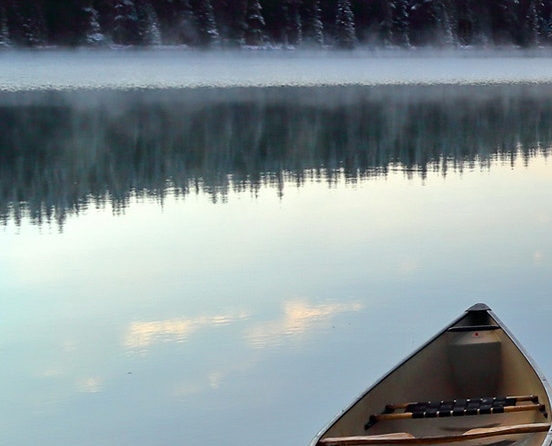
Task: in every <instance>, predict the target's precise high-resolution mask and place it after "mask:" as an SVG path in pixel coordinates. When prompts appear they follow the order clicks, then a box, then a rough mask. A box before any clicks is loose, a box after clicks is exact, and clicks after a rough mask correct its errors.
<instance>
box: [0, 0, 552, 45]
mask: <svg viewBox="0 0 552 446" xmlns="http://www.w3.org/2000/svg"><path fill="white" fill-rule="evenodd" d="M551 15H552V0H484V1H481V0H0V47H2V46H3V47H20V46H22V47H37V46H45V45H61V46H106V45H107V46H108V45H125V46H126V45H139V46H157V45H187V46H190V47H201V48H211V47H216V48H217V47H222V48H226V47H243V46H252V47H263V48H273V47H283V48H291V47H293V48H304V47H307V48H312V47H334V48H335V47H337V48H353V47H356V46H367V47H370V46H372V47H379V46H383V47H389V46H391V47H412V46H426V45H431V46H444V47H455V46H512V45H514V46H520V47H532V46H538V45H548V44H550V43H552V17H551Z"/></svg>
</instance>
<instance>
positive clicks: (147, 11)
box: [136, 0, 161, 45]
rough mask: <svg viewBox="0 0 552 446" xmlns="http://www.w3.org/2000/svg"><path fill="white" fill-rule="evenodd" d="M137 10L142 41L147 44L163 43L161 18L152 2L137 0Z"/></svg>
mask: <svg viewBox="0 0 552 446" xmlns="http://www.w3.org/2000/svg"><path fill="white" fill-rule="evenodd" d="M136 12H137V16H138V27H139V33H140V40H141V42H142V43H144V44H146V45H159V44H160V43H161V31H160V26H159V19H158V18H157V13H156V12H155V9H154V8H153V6H152V4H151V3H150V2H149V1H148V0H137V2H136Z"/></svg>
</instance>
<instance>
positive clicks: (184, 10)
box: [175, 0, 199, 45]
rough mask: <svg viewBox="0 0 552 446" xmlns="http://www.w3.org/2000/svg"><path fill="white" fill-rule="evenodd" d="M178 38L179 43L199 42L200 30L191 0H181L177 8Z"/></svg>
mask: <svg viewBox="0 0 552 446" xmlns="http://www.w3.org/2000/svg"><path fill="white" fill-rule="evenodd" d="M176 16H177V23H176V30H177V33H176V38H175V40H176V41H177V42H178V43H183V44H186V45H197V44H198V43H199V31H198V23H197V17H196V16H195V14H194V11H193V9H192V7H191V5H190V2H189V0H179V1H178V3H177V9H176Z"/></svg>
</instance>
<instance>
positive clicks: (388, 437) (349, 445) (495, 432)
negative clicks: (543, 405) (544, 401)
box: [318, 423, 550, 446]
mask: <svg viewBox="0 0 552 446" xmlns="http://www.w3.org/2000/svg"><path fill="white" fill-rule="evenodd" d="M548 430H550V423H530V424H515V425H511V426H499V427H491V428H476V429H471V430H469V431H466V432H464V433H463V434H462V435H448V436H434V437H418V438H417V437H414V436H413V435H411V434H409V433H406V432H396V433H392V434H384V435H364V436H354V437H333V438H323V439H321V440H319V442H318V444H320V445H324V446H362V445H378V444H397V445H401V444H421V445H425V444H428V445H430V444H438V443H454V442H459V441H468V440H477V439H479V438H486V437H498V436H501V435H515V434H532V433H537V432H547V431H548Z"/></svg>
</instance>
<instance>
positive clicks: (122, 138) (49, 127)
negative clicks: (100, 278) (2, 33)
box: [0, 86, 552, 227]
mask: <svg viewBox="0 0 552 446" xmlns="http://www.w3.org/2000/svg"><path fill="white" fill-rule="evenodd" d="M551 93H552V87H549V86H494V87H491V86H461V87H459V86H455V87H453V86H429V87H428V86H426V87H421V86H418V87H416V86H395V87H319V88H303V87H282V88H268V89H267V88H265V89H261V88H258V89H257V88H247V89H240V88H236V89H214V88H213V89H189V90H177V91H171V90H162V91H126V92H125V91H112V92H109V91H76V92H26V93H3V94H2V95H1V96H0V131H1V134H2V138H1V140H0V219H1V221H2V222H3V223H4V224H7V222H9V221H13V222H15V223H16V224H19V223H20V222H21V220H22V219H23V218H29V219H30V220H31V221H32V222H33V223H35V224H42V223H44V222H53V221H55V222H57V224H58V225H59V226H60V227H62V226H63V222H64V221H65V219H66V218H67V216H68V215H72V214H78V213H79V212H81V211H83V210H85V209H86V208H87V207H89V206H100V207H103V206H106V205H107V204H110V205H111V206H113V208H114V209H115V212H121V211H123V210H124V208H125V207H126V206H127V205H128V202H129V199H130V198H131V197H133V196H134V197H136V196H138V197H146V198H148V199H156V200H159V201H161V202H162V201H163V199H164V197H165V196H166V194H168V193H171V194H176V195H181V196H186V195H188V194H191V193H195V194H208V195H209V196H210V197H211V198H212V200H213V201H214V202H217V201H224V200H225V199H226V197H227V195H228V193H229V192H230V191H244V190H250V191H252V192H253V193H255V192H256V191H258V190H259V189H260V188H261V187H273V188H276V190H277V192H278V194H279V195H280V196H283V193H284V185H285V184H288V185H289V184H296V185H298V186H300V185H301V184H303V183H304V182H305V181H310V180H316V181H325V182H328V183H329V184H332V183H333V182H335V181H336V180H343V179H345V181H347V182H357V181H362V180H365V179H368V178H372V177H375V176H385V175H387V174H388V172H389V171H390V170H399V171H402V172H404V173H405V175H407V176H409V177H411V176H414V175H419V176H422V177H425V176H426V175H427V173H428V172H429V171H436V172H441V173H442V174H443V175H446V174H447V173H448V172H449V171H451V170H452V171H454V172H457V171H462V170H463V169H466V168H468V169H472V168H476V167H488V166H490V165H491V164H492V162H494V161H499V162H513V161H514V160H515V159H516V158H518V157H519V156H522V157H524V158H525V159H526V160H529V159H530V158H531V157H532V156H534V155H535V154H537V153H538V154H545V155H547V154H548V153H549V145H550V142H551V141H552V119H551V118H552V94H551Z"/></svg>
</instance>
